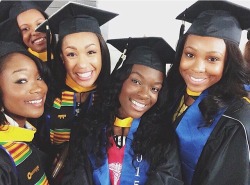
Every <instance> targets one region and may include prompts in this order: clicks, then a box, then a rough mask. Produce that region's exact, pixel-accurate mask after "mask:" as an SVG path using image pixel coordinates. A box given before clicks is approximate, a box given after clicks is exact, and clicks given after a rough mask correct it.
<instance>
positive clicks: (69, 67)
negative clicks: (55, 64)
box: [63, 60, 75, 73]
mask: <svg viewBox="0 0 250 185" xmlns="http://www.w3.org/2000/svg"><path fill="white" fill-rule="evenodd" d="M63 63H64V66H65V69H66V72H67V73H71V72H72V70H73V68H74V66H75V62H73V61H71V60H67V61H64V62H63Z"/></svg>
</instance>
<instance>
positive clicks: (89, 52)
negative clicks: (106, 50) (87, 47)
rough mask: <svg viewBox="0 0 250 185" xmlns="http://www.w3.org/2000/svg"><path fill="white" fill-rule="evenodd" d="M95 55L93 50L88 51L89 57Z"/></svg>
mask: <svg viewBox="0 0 250 185" xmlns="http://www.w3.org/2000/svg"><path fill="white" fill-rule="evenodd" d="M95 53H96V51H94V50H91V51H88V54H89V55H92V54H95Z"/></svg>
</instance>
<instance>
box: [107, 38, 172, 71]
mask: <svg viewBox="0 0 250 185" xmlns="http://www.w3.org/2000/svg"><path fill="white" fill-rule="evenodd" d="M107 43H109V44H111V45H112V46H114V47H115V48H117V49H118V50H119V51H121V52H123V54H122V56H121V58H120V59H119V61H118V63H117V64H116V66H115V68H114V71H115V70H117V69H118V67H119V66H120V65H121V63H122V62H123V64H122V65H126V64H141V65H145V66H148V67H151V68H153V69H156V70H158V71H161V72H163V73H164V74H165V73H166V64H167V63H169V64H170V63H173V60H174V57H175V51H174V50H173V48H172V47H171V46H170V45H169V44H168V43H167V42H166V41H165V40H164V39H163V38H161V37H139V38H123V39H112V40H107ZM124 55H126V57H125V58H124V57H123V56H124Z"/></svg>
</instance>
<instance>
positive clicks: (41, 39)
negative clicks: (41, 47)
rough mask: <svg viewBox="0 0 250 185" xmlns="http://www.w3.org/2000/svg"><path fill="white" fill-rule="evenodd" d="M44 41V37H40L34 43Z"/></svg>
mask: <svg viewBox="0 0 250 185" xmlns="http://www.w3.org/2000/svg"><path fill="white" fill-rule="evenodd" d="M42 41H43V38H40V39H37V40H35V41H34V43H36V44H37V43H39V42H42Z"/></svg>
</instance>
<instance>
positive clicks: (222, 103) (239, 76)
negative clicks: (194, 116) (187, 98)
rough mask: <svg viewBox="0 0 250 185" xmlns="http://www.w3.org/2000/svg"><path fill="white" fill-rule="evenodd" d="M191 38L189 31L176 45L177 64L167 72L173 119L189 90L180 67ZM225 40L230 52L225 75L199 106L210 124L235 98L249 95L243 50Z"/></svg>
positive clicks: (168, 110)
mask: <svg viewBox="0 0 250 185" xmlns="http://www.w3.org/2000/svg"><path fill="white" fill-rule="evenodd" d="M187 37H188V35H187V34H185V35H183V36H182V37H181V38H180V40H179V42H178V45H177V48H176V57H175V61H174V64H173V65H172V67H171V68H170V70H169V72H168V74H167V85H168V94H167V95H166V97H167V105H168V106H167V112H168V113H167V114H169V115H170V116H169V118H170V119H172V118H173V115H174V113H175V112H176V110H177V108H178V106H179V104H178V103H179V102H180V99H181V97H182V95H183V94H184V93H185V91H186V84H185V81H184V79H183V78H182V76H181V74H180V72H179V66H180V61H181V56H182V52H183V48H184V45H185V42H186V39H187ZM224 42H225V44H226V52H227V53H226V61H225V66H224V70H223V75H222V78H221V80H220V81H218V82H217V83H216V84H214V85H212V86H211V87H210V88H209V89H208V96H207V97H206V98H204V99H203V100H202V101H201V102H200V104H199V108H200V110H201V112H202V114H203V116H204V118H205V120H206V122H207V123H208V124H209V123H211V120H213V117H214V116H215V114H216V113H217V112H218V111H219V110H220V109H221V108H225V107H228V106H229V105H231V104H232V103H233V102H234V101H236V100H239V99H242V97H244V96H247V92H246V91H245V90H244V84H248V83H249V70H248V69H247V67H246V63H245V61H244V59H243V56H242V53H241V51H240V49H239V46H238V45H237V44H235V43H233V42H230V41H227V40H224Z"/></svg>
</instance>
